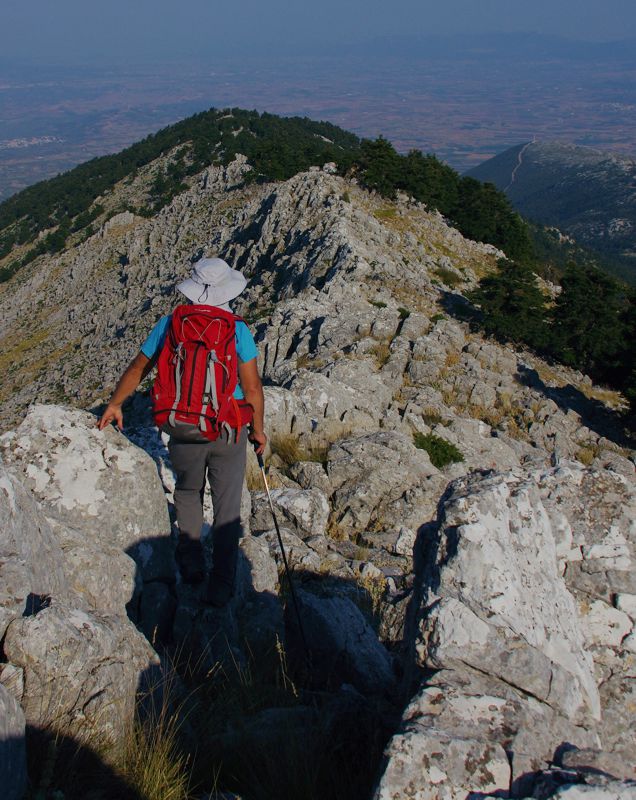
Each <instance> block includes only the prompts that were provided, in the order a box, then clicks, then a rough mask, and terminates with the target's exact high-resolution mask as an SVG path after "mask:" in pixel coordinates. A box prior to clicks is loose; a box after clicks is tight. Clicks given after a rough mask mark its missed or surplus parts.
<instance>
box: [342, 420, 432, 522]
mask: <svg viewBox="0 0 636 800" xmlns="http://www.w3.org/2000/svg"><path fill="white" fill-rule="evenodd" d="M327 472H328V476H329V481H330V483H331V485H332V486H333V487H334V490H335V491H334V494H333V496H332V503H333V507H334V512H335V514H336V517H337V520H338V525H339V526H340V527H341V528H342V530H343V531H345V532H347V533H353V532H354V531H361V530H364V529H365V528H368V527H369V524H370V522H371V521H372V520H373V521H375V522H377V524H378V525H379V526H385V525H386V524H387V523H388V522H390V524H391V527H392V526H393V525H394V524H395V517H394V516H393V514H392V513H389V512H388V508H389V506H390V504H391V503H392V502H395V501H398V500H400V499H401V498H403V497H404V496H405V494H406V493H407V492H408V491H409V490H410V489H414V488H416V487H422V486H423V485H424V484H425V482H426V480H427V478H430V477H431V476H435V475H437V474H438V471H437V470H436V469H435V467H433V465H432V464H431V462H430V459H429V457H428V454H427V453H426V452H425V451H424V450H418V449H417V448H415V447H414V445H413V443H412V441H411V440H410V438H409V437H408V436H407V435H405V434H404V433H399V432H397V431H377V432H375V433H370V434H366V435H364V436H359V437H357V438H354V439H346V440H344V441H341V442H338V443H337V444H336V445H334V446H333V447H332V448H331V449H330V451H329V461H328V465H327ZM400 521H401V522H402V520H400ZM424 521H425V520H423V519H422V520H420V524H421V522H424ZM405 524H409V523H408V522H406V523H405Z"/></svg>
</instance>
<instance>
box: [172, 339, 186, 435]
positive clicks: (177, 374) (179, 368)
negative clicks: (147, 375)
mask: <svg viewBox="0 0 636 800" xmlns="http://www.w3.org/2000/svg"><path fill="white" fill-rule="evenodd" d="M182 348H183V345H182V344H181V342H179V344H178V345H177V347H176V349H175V351H174V360H175V367H174V381H175V396H174V403H173V404H172V408H171V409H170V416H169V417H168V421H169V423H170V424H171V425H174V424H175V422H176V417H175V415H176V413H177V406H178V405H179V401H180V400H181V375H182V373H183V365H182V361H184V360H185V356H182V355H181V350H182Z"/></svg>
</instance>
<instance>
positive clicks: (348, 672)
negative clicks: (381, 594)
mask: <svg viewBox="0 0 636 800" xmlns="http://www.w3.org/2000/svg"><path fill="white" fill-rule="evenodd" d="M296 593H297V596H298V602H299V607H300V608H299V611H300V616H301V619H302V623H303V631H304V635H305V639H306V643H307V647H308V649H309V652H310V653H311V664H312V676H313V677H314V679H316V680H318V682H319V683H321V684H326V685H329V686H334V687H336V688H337V687H339V686H340V685H342V684H343V683H350V684H352V685H353V686H355V688H356V689H358V691H360V692H362V693H363V694H377V693H382V692H385V691H387V690H389V689H390V688H391V687H392V686H393V685H394V682H395V677H394V674H393V670H392V665H391V657H390V656H389V654H388V652H387V651H386V649H385V648H384V647H383V645H382V644H381V643H380V641H379V640H378V637H377V636H376V634H375V632H374V631H373V629H372V628H371V626H370V625H369V623H368V622H367V621H366V620H365V618H364V616H363V614H362V612H361V611H360V610H359V609H358V608H357V607H356V606H355V605H354V603H353V602H352V601H351V600H349V599H348V598H346V597H324V598H323V597H317V596H316V595H314V594H311V593H310V592H307V591H303V590H302V589H297V592H296ZM286 619H287V623H288V625H290V626H291V627H292V629H294V630H295V632H296V637H297V636H298V630H297V626H298V623H297V620H296V617H295V610H294V608H293V604H292V603H289V604H288V607H287V609H286Z"/></svg>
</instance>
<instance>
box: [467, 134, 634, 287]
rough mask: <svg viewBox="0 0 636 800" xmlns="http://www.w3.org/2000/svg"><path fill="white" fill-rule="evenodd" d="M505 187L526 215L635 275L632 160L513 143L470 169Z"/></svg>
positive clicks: (585, 150) (621, 272) (624, 274)
mask: <svg viewBox="0 0 636 800" xmlns="http://www.w3.org/2000/svg"><path fill="white" fill-rule="evenodd" d="M468 175H470V176H471V177H474V178H477V179H478V180H481V181H489V182H491V183H494V184H495V186H497V187H498V188H499V189H501V190H502V191H505V193H506V194H507V196H508V198H509V199H510V201H511V202H512V203H513V205H514V206H515V208H516V209H517V210H518V211H519V212H520V213H521V214H523V215H524V216H525V217H527V218H529V219H531V220H534V221H536V222H539V223H542V224H544V225H553V226H555V227H557V228H559V229H560V230H561V231H562V232H563V233H566V234H568V235H569V236H572V237H573V238H574V239H576V240H577V242H578V243H580V244H582V245H585V246H587V247H589V248H592V249H593V250H595V251H597V252H598V253H599V254H600V255H601V257H602V259H603V261H604V262H605V263H606V265H607V266H608V267H609V268H611V269H612V270H613V271H614V272H615V273H616V274H618V275H620V276H621V277H623V278H625V279H628V280H630V282H634V280H635V279H636V162H635V161H634V160H633V159H630V158H626V157H624V156H620V155H616V154H612V153H606V152H602V151H600V150H595V149H592V148H590V147H580V146H577V145H573V144H567V143H564V142H532V143H527V144H522V145H517V146H516V147H511V148H510V149H509V150H506V151H505V152H503V153H500V154H499V155H498V156H495V157H494V158H491V159H489V160H488V161H485V162H484V163H483V164H480V165H479V166H478V167H476V168H475V169H472V170H470V172H469V173H468Z"/></svg>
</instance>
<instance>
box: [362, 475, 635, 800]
mask: <svg viewBox="0 0 636 800" xmlns="http://www.w3.org/2000/svg"><path fill="white" fill-rule="evenodd" d="M635 519H636V486H635V485H634V482H633V481H630V480H628V479H626V478H625V477H624V476H622V475H620V474H617V473H611V472H605V473H603V472H598V471H595V470H590V469H584V468H583V467H581V466H580V465H575V464H572V463H568V464H564V465H562V466H561V467H559V468H556V469H552V470H547V471H536V470H535V471H529V472H524V471H520V470H515V471H512V472H508V473H503V474H502V473H486V474H475V475H473V476H471V477H468V478H463V479H460V480H458V481H456V482H455V483H453V484H452V487H451V490H449V493H448V494H447V496H446V498H445V500H444V502H443V506H442V508H441V511H440V515H439V518H438V523H437V528H436V532H435V534H432V533H431V532H430V531H428V532H427V534H428V538H427V539H426V540H425V541H423V542H422V545H421V546H422V552H421V556H420V558H421V560H420V568H421V573H420V580H421V591H422V605H421V608H420V611H419V615H418V622H417V634H416V638H415V653H416V659H417V661H418V662H419V663H420V664H421V665H422V666H425V667H429V668H434V669H436V670H439V671H438V672H437V674H436V675H435V676H434V678H433V679H431V680H428V681H426V682H425V683H424V684H423V685H422V688H421V690H420V691H419V692H418V694H417V695H416V696H415V698H414V699H413V700H412V701H411V703H410V705H409V706H408V708H407V710H406V712H405V714H404V716H403V727H402V730H401V731H400V732H399V733H398V734H397V735H396V736H395V737H394V739H393V740H392V742H391V744H390V746H389V748H388V750H387V753H386V758H387V764H386V769H385V771H384V774H383V777H382V779H381V781H380V784H379V787H378V789H377V792H376V795H375V797H376V798H377V800H381V799H384V798H398V797H411V796H415V797H422V798H424V797H430V798H433V797H440V798H441V797H448V796H457V797H459V796H460V795H461V794H462V792H463V793H464V794H466V793H469V792H474V791H479V792H484V793H486V794H492V793H494V792H495V791H497V792H504V793H508V792H510V793H511V795H512V796H515V797H522V796H524V795H525V794H530V793H531V792H532V791H533V790H534V788H535V787H534V779H533V774H535V773H536V774H537V775H538V774H539V773H540V771H541V770H543V769H545V768H546V767H547V766H548V765H549V764H550V763H551V762H552V761H554V760H555V759H556V758H557V757H558V753H559V751H560V750H561V749H562V748H563V747H565V746H566V745H567V746H568V747H573V746H576V747H578V748H580V749H584V750H587V752H596V753H598V754H599V756H597V757H596V758H597V761H602V759H603V757H604V758H605V763H611V764H612V767H613V769H614V770H615V772H614V773H613V774H614V775H615V777H619V778H632V779H633V778H635V777H636V763H635V762H634V750H633V737H631V733H630V734H627V733H626V732H627V731H628V730H630V731H631V730H632V729H633V705H632V704H631V702H630V701H629V700H627V702H625V701H626V698H629V697H630V696H631V693H632V692H633V691H634V688H635V679H634V669H635V666H636V660H635V658H634V652H633V645H632V639H631V636H632V635H633V631H634V627H635V625H636V621H635V619H634V616H633V610H632V616H631V617H630V616H629V615H628V614H627V613H626V612H625V611H624V610H621V609H620V608H618V607H617V606H619V605H621V606H622V608H623V609H631V608H632V606H631V605H630V602H631V598H632V597H633V596H634V595H633V594H630V593H627V592H626V589H629V588H631V587H632V584H631V581H632V580H633V563H634V558H635V557H636V526H635V525H634V520H635ZM572 565H573V566H574V567H575V569H574V570H571V569H570V567H571V566H572ZM597 570H598V572H600V573H602V575H603V578H604V580H599V581H598V582H597V583H596V587H597V588H596V590H595V589H594V588H593V586H592V585H591V584H590V583H587V585H585V584H582V582H581V580H580V575H581V574H583V575H591V576H594V575H595V574H598V573H597ZM592 580H593V579H592ZM621 592H626V593H625V595H624V597H625V599H624V600H622V601H621V600H619V598H620V597H621V596H622V595H621ZM602 597H603V598H605V599H601V598H602ZM608 601H609V602H608ZM619 697H622V703H621V704H620V707H619V701H618V698H619ZM627 738H631V739H632V741H631V742H630V743H628V741H627ZM601 754H605V755H604V756H602V755H601ZM467 760H468V761H469V762H470V763H471V764H472V765H473V766H472V767H471V769H469V770H466V763H467ZM426 787H427V788H426Z"/></svg>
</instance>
